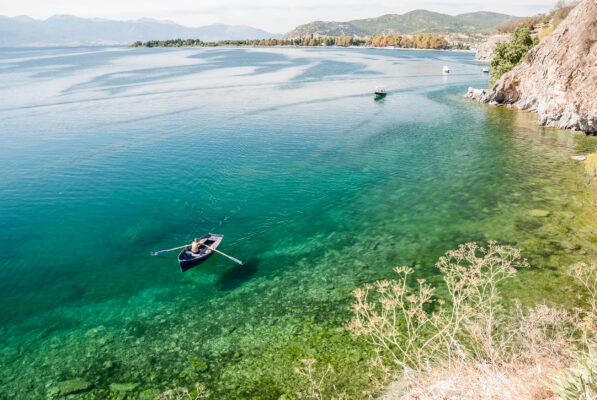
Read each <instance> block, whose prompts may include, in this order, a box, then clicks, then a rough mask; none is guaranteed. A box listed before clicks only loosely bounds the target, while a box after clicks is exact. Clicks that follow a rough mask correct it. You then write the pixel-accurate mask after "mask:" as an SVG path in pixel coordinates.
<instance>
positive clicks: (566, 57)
mask: <svg viewBox="0 0 597 400" xmlns="http://www.w3.org/2000/svg"><path fill="white" fill-rule="evenodd" d="M466 96H467V97H469V98H471V99H474V100H477V101H480V102H483V103H490V104H493V105H512V106H514V107H517V108H519V109H521V110H528V111H535V112H537V113H538V123H539V124H540V125H544V126H551V127H556V128H563V129H575V130H581V131H584V132H587V133H596V132H597V0H583V1H582V2H581V3H580V4H579V5H578V6H576V7H575V8H574V10H572V12H570V14H569V15H568V17H567V18H566V19H565V20H564V21H563V22H562V23H561V24H560V25H559V26H558V27H557V28H556V30H555V31H554V32H553V33H552V34H551V35H549V36H547V37H545V38H544V39H543V40H542V41H541V43H539V44H538V45H537V46H535V47H534V48H532V49H531V50H530V51H529V53H528V54H527V56H526V60H525V61H524V62H522V63H521V64H520V65H518V66H516V67H515V68H514V69H513V70H512V71H510V72H508V73H506V74H504V75H503V76H502V77H501V78H500V79H499V80H498V81H497V82H496V83H495V84H494V85H493V87H492V88H491V89H473V88H469V90H468V93H467V94H466Z"/></svg>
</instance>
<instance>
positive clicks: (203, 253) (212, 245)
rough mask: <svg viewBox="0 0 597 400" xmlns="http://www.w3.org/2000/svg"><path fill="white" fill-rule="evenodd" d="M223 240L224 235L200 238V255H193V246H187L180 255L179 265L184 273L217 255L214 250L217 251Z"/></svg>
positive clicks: (208, 235) (209, 234)
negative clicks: (214, 254)
mask: <svg viewBox="0 0 597 400" xmlns="http://www.w3.org/2000/svg"><path fill="white" fill-rule="evenodd" d="M223 238H224V235H216V234H212V233H208V234H207V235H205V236H202V237H200V238H199V243H201V245H200V246H199V253H193V252H192V251H191V245H188V246H185V247H184V248H183V249H182V251H181V252H180V254H179V255H178V263H179V264H180V269H181V270H182V272H184V271H187V270H189V269H191V268H193V267H196V266H197V265H199V264H201V263H202V262H204V261H206V260H207V259H208V258H209V257H210V256H211V255H212V254H213V253H215V251H214V250H213V249H216V248H217V247H218V246H219V245H220V243H221V242H222V239H223Z"/></svg>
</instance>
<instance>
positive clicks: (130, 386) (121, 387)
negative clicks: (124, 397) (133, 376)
mask: <svg viewBox="0 0 597 400" xmlns="http://www.w3.org/2000/svg"><path fill="white" fill-rule="evenodd" d="M139 385H140V383H137V382H131V383H111V384H110V390H111V391H113V392H132V391H133V390H135V389H136V388H137V386H139Z"/></svg>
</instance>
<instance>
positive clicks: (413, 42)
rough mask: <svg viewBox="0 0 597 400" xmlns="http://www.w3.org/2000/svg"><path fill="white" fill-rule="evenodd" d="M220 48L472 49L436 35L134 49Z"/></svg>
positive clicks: (182, 43)
mask: <svg viewBox="0 0 597 400" xmlns="http://www.w3.org/2000/svg"><path fill="white" fill-rule="evenodd" d="M219 46H238V47H242V46H265V47H268V46H293V47H294V46H301V47H319V46H324V47H325V46H339V47H350V46H362V47H388V46H389V47H396V48H404V49H432V50H448V49H462V50H469V49H470V47H469V46H468V45H467V44H464V43H456V44H452V43H449V42H448V41H447V40H446V39H445V38H444V37H443V36H439V35H432V34H418V35H386V36H373V37H372V38H369V39H358V38H353V37H351V36H321V37H315V36H313V35H310V36H307V37H304V38H299V39H261V40H220V41H217V42H204V41H202V40H200V39H170V40H149V41H147V42H142V41H137V42H135V43H133V44H131V45H130V47H219Z"/></svg>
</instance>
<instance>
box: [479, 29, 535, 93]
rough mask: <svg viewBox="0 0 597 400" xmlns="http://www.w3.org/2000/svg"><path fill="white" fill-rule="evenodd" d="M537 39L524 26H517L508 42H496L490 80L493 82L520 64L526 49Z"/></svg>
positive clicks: (533, 44)
mask: <svg viewBox="0 0 597 400" xmlns="http://www.w3.org/2000/svg"><path fill="white" fill-rule="evenodd" d="M537 43H539V39H538V38H537V37H531V33H530V32H529V29H528V28H527V27H526V26H519V27H517V28H516V30H515V31H514V34H513V35H512V39H511V40H510V43H498V44H496V45H495V47H494V49H493V54H494V56H493V60H492V61H491V82H490V85H492V86H493V84H494V83H495V82H496V81H497V80H498V79H500V77H501V76H502V75H503V74H505V73H506V72H508V71H510V70H512V68H514V67H516V66H517V65H518V64H520V63H521V62H522V61H523V59H524V57H525V56H526V54H527V53H528V51H529V50H530V49H531V48H533V47H534V46H535V45H536V44H537Z"/></svg>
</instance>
